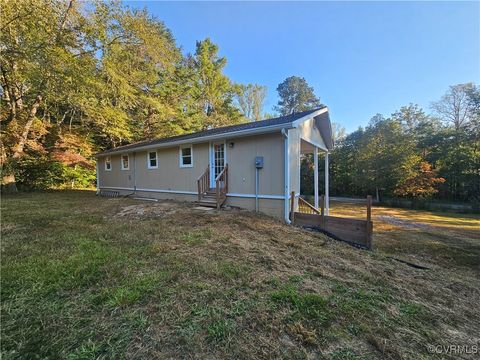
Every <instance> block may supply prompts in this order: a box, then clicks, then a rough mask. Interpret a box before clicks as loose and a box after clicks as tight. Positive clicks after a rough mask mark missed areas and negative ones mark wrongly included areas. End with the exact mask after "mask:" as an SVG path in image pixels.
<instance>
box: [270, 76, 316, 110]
mask: <svg viewBox="0 0 480 360" xmlns="http://www.w3.org/2000/svg"><path fill="white" fill-rule="evenodd" d="M277 91H278V96H279V97H280V100H279V101H278V106H276V108H275V109H276V111H278V112H280V114H281V115H289V114H293V113H296V112H301V111H306V110H312V109H315V108H318V107H320V106H321V105H322V104H321V102H320V99H318V98H317V97H316V96H315V94H314V92H313V88H312V87H310V86H309V85H308V84H307V81H306V80H305V79H304V78H301V77H298V76H290V77H288V78H286V79H285V80H284V81H283V82H282V83H280V84H279V85H278V87H277Z"/></svg>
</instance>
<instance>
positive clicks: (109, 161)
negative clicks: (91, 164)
mask: <svg viewBox="0 0 480 360" xmlns="http://www.w3.org/2000/svg"><path fill="white" fill-rule="evenodd" d="M105 170H106V171H110V170H112V159H110V156H107V157H106V158H105Z"/></svg>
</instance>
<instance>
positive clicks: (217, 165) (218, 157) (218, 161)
mask: <svg viewBox="0 0 480 360" xmlns="http://www.w3.org/2000/svg"><path fill="white" fill-rule="evenodd" d="M225 162H226V157H225V143H223V142H221V143H213V144H212V148H211V157H210V180H211V181H210V186H211V187H212V188H213V187H215V179H216V178H217V176H218V174H220V173H221V172H222V170H223V168H224V167H225Z"/></svg>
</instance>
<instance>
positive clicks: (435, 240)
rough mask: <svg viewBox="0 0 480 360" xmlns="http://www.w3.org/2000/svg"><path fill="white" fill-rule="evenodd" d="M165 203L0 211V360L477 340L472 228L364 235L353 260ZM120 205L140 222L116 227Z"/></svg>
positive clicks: (37, 203) (382, 347)
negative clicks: (417, 265) (161, 207)
mask: <svg viewBox="0 0 480 360" xmlns="http://www.w3.org/2000/svg"><path fill="white" fill-rule="evenodd" d="M168 204H170V205H169V206H171V207H172V209H174V210H175V211H171V212H168V211H166V212H165V213H163V214H160V213H159V212H158V208H156V207H157V206H158V204H157V203H143V202H138V201H133V200H129V199H123V198H118V199H106V198H97V197H95V196H94V194H93V193H92V192H80V191H78V192H68V191H57V192H48V193H26V194H19V195H12V196H3V198H2V205H1V206H2V209H1V210H2V228H1V235H2V242H1V251H2V262H1V267H2V269H1V270H2V272H1V280H2V284H1V285H2V286H1V300H2V301H1V340H2V341H1V356H2V358H3V359H35V358H51V359H56V358H66V359H97V358H99V359H122V358H129V359H130V358H189V357H198V358H231V357H233V358H265V357H271V358H289V359H290V358H294V359H305V358H312V357H313V358H320V359H372V358H373V359H375V358H377V359H383V358H402V357H403V358H419V357H421V358H424V359H428V358H432V359H433V358H434V357H433V356H432V354H430V353H428V351H427V347H426V346H427V344H432V343H433V344H449V343H450V342H451V341H453V340H455V341H458V342H460V343H461V342H462V341H466V339H468V338H469V335H470V334H475V333H478V330H479V329H478V324H479V323H480V315H479V314H478V311H477V306H478V288H479V287H480V280H479V276H478V275H479V269H478V268H477V264H478V262H477V260H478V257H479V256H480V251H479V243H478V241H476V240H475V238H477V239H478V236H476V235H478V233H475V231H476V230H473V229H472V226H471V224H472V222H473V221H475V219H474V218H472V217H468V218H466V219H464V221H463V224H464V228H462V227H461V226H460V227H459V226H458V222H457V220H461V219H460V218H458V217H457V218H455V219H456V220H451V222H452V223H454V224H455V226H454V227H453V228H448V226H450V225H449V224H450V222H449V221H450V220H448V219H446V218H443V220H441V221H440V220H439V224H440V225H439V227H441V230H438V231H437V230H436V229H435V228H429V229H428V230H421V229H420V230H419V229H416V230H415V232H414V235H415V236H412V233H411V231H410V230H402V229H398V228H394V227H393V228H392V227H389V226H388V224H381V223H380V224H379V226H378V228H377V229H378V231H377V233H376V234H375V236H376V237H377V238H376V241H377V246H376V249H377V250H376V251H375V252H367V251H362V250H358V249H354V248H352V247H349V246H347V245H345V244H342V243H339V242H336V241H333V240H328V239H326V238H325V237H324V236H323V235H321V234H317V233H312V232H305V231H303V230H300V229H297V228H294V227H290V226H286V225H283V224H282V223H280V222H278V221H276V220H274V219H271V218H268V217H266V216H261V215H255V214H252V213H248V212H243V211H236V210H230V211H221V212H217V211H210V212H202V211H192V208H191V206H190V205H188V204H183V203H168ZM168 204H167V205H168ZM127 206H134V207H135V206H137V207H139V208H141V209H142V211H144V212H145V214H146V216H144V217H140V218H139V217H134V216H119V215H118V214H119V213H121V211H122V209H124V208H125V207H127ZM344 210H345V211H346V209H344ZM349 211H350V210H349ZM351 211H352V212H354V211H355V209H352V210H351ZM382 211H384V212H387V211H388V209H386V210H382ZM392 211H397V210H392ZM374 215H375V212H374ZM400 215H401V216H407V213H401V214H400ZM415 216H416V217H417V218H421V219H423V220H424V221H429V223H430V224H433V225H434V224H435V221H434V219H438V217H439V216H440V215H438V214H424V213H415ZM442 216H443V215H442ZM445 216H446V215H444V217H445ZM432 219H433V220H432ZM460 223H462V222H461V221H460ZM446 226H447V228H445V227H446ZM326 240H327V241H326ZM374 241H375V240H374ZM392 253H395V254H397V255H401V256H402V257H406V258H407V259H413V260H415V261H417V262H427V263H428V264H429V266H431V267H434V270H426V271H422V270H416V269H413V268H410V267H408V266H407V265H405V264H401V263H398V262H395V261H393V260H391V259H390V258H389V257H388V256H391V254H392ZM466 253H468V255H467V254H466ZM450 334H460V335H458V336H459V337H458V338H457V339H453V340H452V336H451V335H450ZM462 334H463V335H462ZM462 336H463V337H462ZM447 358H448V356H447ZM452 358H453V357H452Z"/></svg>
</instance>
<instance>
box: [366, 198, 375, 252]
mask: <svg viewBox="0 0 480 360" xmlns="http://www.w3.org/2000/svg"><path fill="white" fill-rule="evenodd" d="M372 235H373V223H372V195H367V231H366V236H365V237H366V239H365V244H366V246H367V249H371V248H372Z"/></svg>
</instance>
